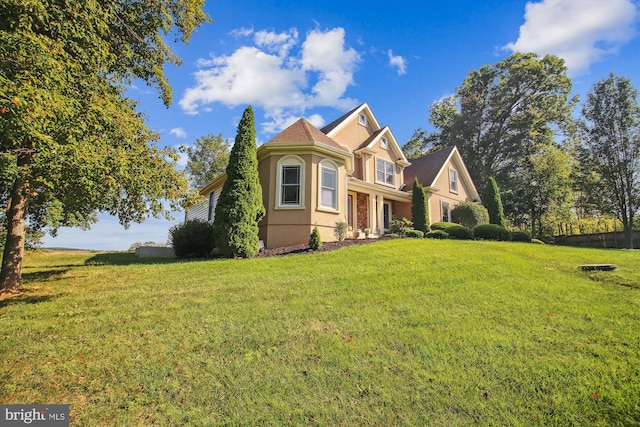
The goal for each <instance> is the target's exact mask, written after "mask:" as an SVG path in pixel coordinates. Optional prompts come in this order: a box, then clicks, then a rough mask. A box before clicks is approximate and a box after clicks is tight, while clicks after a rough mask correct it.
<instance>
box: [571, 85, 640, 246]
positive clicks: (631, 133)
mask: <svg viewBox="0 0 640 427" xmlns="http://www.w3.org/2000/svg"><path fill="white" fill-rule="evenodd" d="M582 117H583V119H584V122H583V127H582V130H583V145H582V147H581V152H582V155H581V156H580V158H581V160H582V161H583V162H584V163H585V164H586V165H588V167H587V168H582V169H583V171H585V177H584V179H582V180H581V181H582V182H583V184H584V185H589V186H591V189H592V190H593V189H597V191H596V192H597V195H598V198H597V199H596V200H593V199H591V203H592V204H593V203H595V204H597V205H598V206H599V207H600V210H601V211H603V212H610V213H612V214H614V215H616V216H617V217H618V218H619V219H620V220H621V221H622V224H623V227H624V233H625V240H626V244H627V247H628V248H631V247H633V239H632V229H633V222H634V218H635V217H636V215H638V211H639V209H640V105H639V103H638V91H637V90H636V89H635V88H634V87H633V85H632V84H631V81H630V80H629V79H627V78H625V77H621V76H616V75H615V74H611V75H609V77H608V78H606V79H604V80H602V81H599V82H597V83H596V84H595V85H594V86H593V88H592V90H591V91H590V92H589V94H588V97H587V100H586V102H585V104H584V106H583V109H582ZM593 172H595V174H594V173H593Z"/></svg>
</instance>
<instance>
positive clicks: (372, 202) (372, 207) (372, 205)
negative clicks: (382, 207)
mask: <svg viewBox="0 0 640 427" xmlns="http://www.w3.org/2000/svg"><path fill="white" fill-rule="evenodd" d="M377 198H378V195H377V194H375V193H372V194H369V228H370V229H371V233H372V234H377V230H378V213H377V212H378V210H377V208H376V201H377V200H376V199H377Z"/></svg>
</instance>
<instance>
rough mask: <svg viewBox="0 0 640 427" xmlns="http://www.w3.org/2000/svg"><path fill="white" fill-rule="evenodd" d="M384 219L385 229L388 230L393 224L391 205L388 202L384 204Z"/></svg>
mask: <svg viewBox="0 0 640 427" xmlns="http://www.w3.org/2000/svg"><path fill="white" fill-rule="evenodd" d="M382 221H383V224H384V229H385V230H388V229H389V225H390V224H391V205H390V204H388V203H384V204H383V205H382Z"/></svg>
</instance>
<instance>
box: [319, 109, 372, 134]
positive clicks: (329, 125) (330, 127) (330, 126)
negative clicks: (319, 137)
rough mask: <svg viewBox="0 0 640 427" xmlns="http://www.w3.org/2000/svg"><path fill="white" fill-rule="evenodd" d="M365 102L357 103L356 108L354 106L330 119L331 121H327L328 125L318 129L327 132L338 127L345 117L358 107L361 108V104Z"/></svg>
mask: <svg viewBox="0 0 640 427" xmlns="http://www.w3.org/2000/svg"><path fill="white" fill-rule="evenodd" d="M364 105H365V104H360V105H358V106H357V107H356V108H354V109H353V110H351V111H349V112H347V113H345V114H343V115H342V116H340V117H338V118H337V119H335V120H334V121H332V122H331V123H329V124H328V125H326V126H325V127H323V128H322V129H320V130H321V131H322V132H324V133H329V132H331V131H332V130H333V129H335V128H336V127H338V125H339V124H340V123H342V122H344V121H345V120H346V119H348V118H349V117H350V116H351V115H352V114H353V113H355V112H356V110H359V109H360V108H362V106H364Z"/></svg>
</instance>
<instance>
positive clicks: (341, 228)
mask: <svg viewBox="0 0 640 427" xmlns="http://www.w3.org/2000/svg"><path fill="white" fill-rule="evenodd" d="M347 231H349V225H348V224H347V223H346V222H344V221H339V222H336V228H334V229H333V234H334V235H335V236H336V239H338V240H339V241H341V242H342V241H343V240H344V239H346V238H347Z"/></svg>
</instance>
